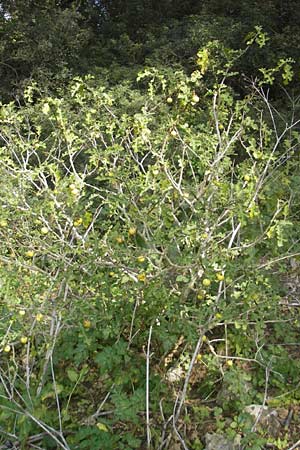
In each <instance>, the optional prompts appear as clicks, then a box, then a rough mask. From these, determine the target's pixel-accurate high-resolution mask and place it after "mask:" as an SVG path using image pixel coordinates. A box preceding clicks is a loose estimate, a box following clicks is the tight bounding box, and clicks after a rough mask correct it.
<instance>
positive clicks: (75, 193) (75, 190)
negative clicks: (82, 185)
mask: <svg viewBox="0 0 300 450" xmlns="http://www.w3.org/2000/svg"><path fill="white" fill-rule="evenodd" d="M71 193H72V194H73V195H75V196H76V195H78V194H79V189H77V188H74V189H71Z"/></svg>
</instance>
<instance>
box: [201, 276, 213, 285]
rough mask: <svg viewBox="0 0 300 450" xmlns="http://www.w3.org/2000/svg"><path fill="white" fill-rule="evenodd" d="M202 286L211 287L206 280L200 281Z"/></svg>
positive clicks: (209, 282)
mask: <svg viewBox="0 0 300 450" xmlns="http://www.w3.org/2000/svg"><path fill="white" fill-rule="evenodd" d="M202 284H203V286H206V287H208V286H210V285H211V281H210V280H209V279H208V278H204V280H203V281H202Z"/></svg>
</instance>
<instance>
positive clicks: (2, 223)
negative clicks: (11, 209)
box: [0, 219, 8, 228]
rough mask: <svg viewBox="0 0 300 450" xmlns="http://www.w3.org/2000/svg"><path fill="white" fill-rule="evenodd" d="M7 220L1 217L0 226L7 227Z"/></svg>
mask: <svg viewBox="0 0 300 450" xmlns="http://www.w3.org/2000/svg"><path fill="white" fill-rule="evenodd" d="M7 225H8V224H7V220H6V219H1V220H0V227H2V228H4V227H7Z"/></svg>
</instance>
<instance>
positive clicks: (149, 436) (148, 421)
mask: <svg viewBox="0 0 300 450" xmlns="http://www.w3.org/2000/svg"><path fill="white" fill-rule="evenodd" d="M152 328H153V326H152V325H151V326H150V329H149V337H148V345H147V355H146V427H147V448H150V446H151V430H150V406H149V370H150V357H151V355H150V346H151V336H152Z"/></svg>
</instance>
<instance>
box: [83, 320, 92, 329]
mask: <svg viewBox="0 0 300 450" xmlns="http://www.w3.org/2000/svg"><path fill="white" fill-rule="evenodd" d="M83 326H84V328H91V326H92V323H91V321H90V320H88V319H86V320H84V321H83Z"/></svg>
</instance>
